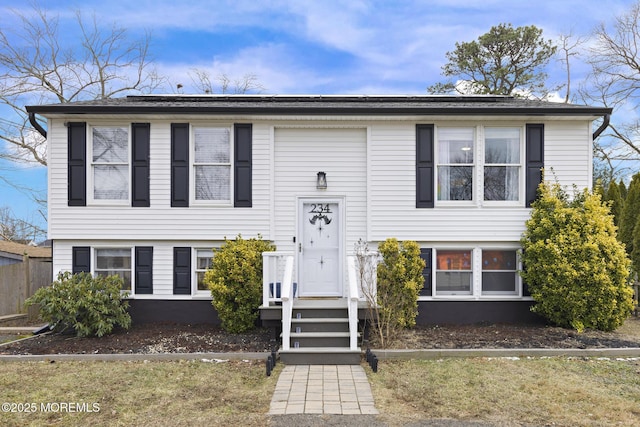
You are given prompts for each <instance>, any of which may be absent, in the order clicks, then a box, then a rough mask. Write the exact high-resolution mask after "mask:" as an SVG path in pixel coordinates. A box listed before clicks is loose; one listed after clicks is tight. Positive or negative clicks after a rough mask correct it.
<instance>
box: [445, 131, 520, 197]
mask: <svg viewBox="0 0 640 427" xmlns="http://www.w3.org/2000/svg"><path fill="white" fill-rule="evenodd" d="M465 128H467V129H468V128H473V129H474V132H473V135H474V141H473V150H474V161H473V164H472V167H473V175H472V177H473V180H474V182H473V183H472V195H471V200H441V199H440V198H439V197H438V186H439V178H438V173H439V169H440V167H441V166H449V165H450V164H448V163H447V164H444V163H442V164H441V163H440V161H439V156H440V144H439V135H440V130H441V129H465ZM487 128H505V129H507V128H510V129H518V131H519V134H520V163H519V164H518V167H519V173H518V181H519V182H518V200H484V170H485V167H486V166H503V164H501V163H500V164H498V163H496V164H486V163H485V130H486V129H487ZM433 145H434V169H435V171H434V183H433V185H434V202H435V207H483V206H485V207H524V206H525V199H526V197H525V192H526V176H525V169H526V150H527V146H526V123H522V124H519V125H514V124H509V123H484V122H483V123H474V124H466V123H445V124H440V125H438V124H436V125H435V131H434V144H433ZM461 165H462V164H461ZM464 165H465V166H467V164H464ZM508 166H515V164H509V165H508Z"/></svg>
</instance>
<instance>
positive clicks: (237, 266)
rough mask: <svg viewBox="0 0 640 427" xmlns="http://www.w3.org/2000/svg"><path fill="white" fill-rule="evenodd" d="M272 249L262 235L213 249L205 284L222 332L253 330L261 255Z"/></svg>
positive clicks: (260, 274) (229, 241)
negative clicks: (213, 253)
mask: <svg viewBox="0 0 640 427" xmlns="http://www.w3.org/2000/svg"><path fill="white" fill-rule="evenodd" d="M275 249H276V247H275V246H274V245H272V244H271V243H269V242H267V241H265V240H262V237H261V236H258V238H255V239H248V240H245V239H243V238H242V236H240V235H238V237H237V238H236V240H227V239H225V242H224V244H223V245H222V247H221V248H220V249H217V250H214V252H215V255H214V257H213V262H212V264H211V268H210V269H209V270H207V272H206V273H205V276H204V282H205V283H206V284H207V286H208V287H209V289H210V290H211V296H212V297H213V301H212V304H213V306H214V307H215V309H216V311H217V312H218V316H219V317H220V321H221V323H222V328H223V329H224V330H226V331H228V332H233V333H238V332H244V331H248V330H250V329H253V328H254V327H255V323H256V320H257V319H258V315H259V312H258V308H259V307H260V304H261V303H262V253H263V252H268V251H274V250H275Z"/></svg>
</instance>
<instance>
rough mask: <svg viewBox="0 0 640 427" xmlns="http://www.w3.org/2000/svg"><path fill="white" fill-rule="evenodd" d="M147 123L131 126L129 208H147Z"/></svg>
mask: <svg viewBox="0 0 640 427" xmlns="http://www.w3.org/2000/svg"><path fill="white" fill-rule="evenodd" d="M150 131H151V126H150V124H149V123H133V124H131V133H132V138H131V143H132V146H133V147H132V148H133V150H132V151H133V153H132V168H131V169H132V171H131V195H132V197H131V206H133V207H149V205H150V198H149V149H150V147H149V145H150Z"/></svg>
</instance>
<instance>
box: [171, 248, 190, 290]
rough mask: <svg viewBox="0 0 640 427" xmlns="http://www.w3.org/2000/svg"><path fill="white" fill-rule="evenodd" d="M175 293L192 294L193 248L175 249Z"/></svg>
mask: <svg viewBox="0 0 640 427" xmlns="http://www.w3.org/2000/svg"><path fill="white" fill-rule="evenodd" d="M173 293H174V294H175V295H190V294H191V248H173Z"/></svg>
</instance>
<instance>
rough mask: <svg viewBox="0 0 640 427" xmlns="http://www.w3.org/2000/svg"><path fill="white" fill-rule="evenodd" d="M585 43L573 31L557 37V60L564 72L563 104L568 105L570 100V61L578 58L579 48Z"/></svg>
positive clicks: (583, 38) (584, 40)
mask: <svg viewBox="0 0 640 427" xmlns="http://www.w3.org/2000/svg"><path fill="white" fill-rule="evenodd" d="M585 42H586V38H585V37H580V36H576V35H574V33H573V31H570V32H568V33H566V34H561V35H560V37H559V43H558V55H559V59H558V60H559V61H560V62H561V63H562V64H563V66H564V69H565V72H566V83H565V84H564V89H565V96H564V102H565V104H568V103H569V101H570V100H571V59H572V58H573V57H577V56H580V48H581V46H583V45H584V43H585Z"/></svg>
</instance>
